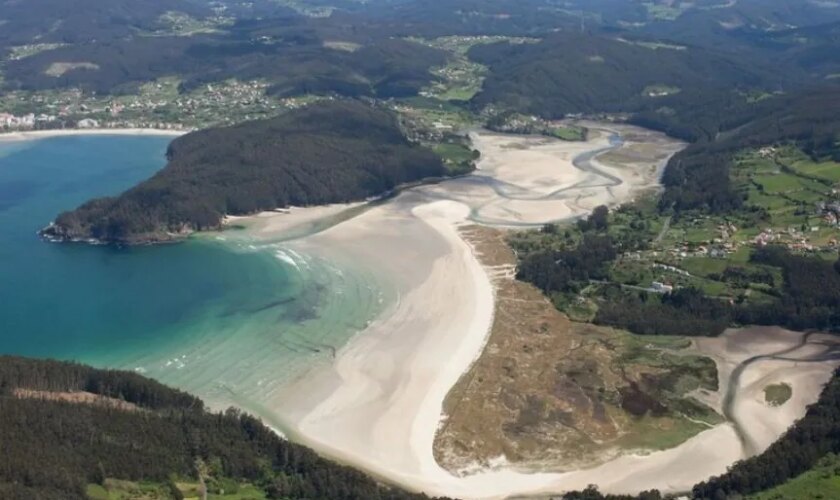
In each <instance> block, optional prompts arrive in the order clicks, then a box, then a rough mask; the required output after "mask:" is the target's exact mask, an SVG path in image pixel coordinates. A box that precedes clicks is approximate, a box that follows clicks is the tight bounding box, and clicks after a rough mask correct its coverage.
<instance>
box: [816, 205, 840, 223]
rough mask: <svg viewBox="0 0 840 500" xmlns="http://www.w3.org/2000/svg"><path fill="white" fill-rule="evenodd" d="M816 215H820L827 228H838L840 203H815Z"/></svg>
mask: <svg viewBox="0 0 840 500" xmlns="http://www.w3.org/2000/svg"><path fill="white" fill-rule="evenodd" d="M817 214H819V215H821V216H822V218H823V220H824V221H825V222H826V224H828V225H829V226H839V227H840V201H831V202H824V201H821V202H819V203H817Z"/></svg>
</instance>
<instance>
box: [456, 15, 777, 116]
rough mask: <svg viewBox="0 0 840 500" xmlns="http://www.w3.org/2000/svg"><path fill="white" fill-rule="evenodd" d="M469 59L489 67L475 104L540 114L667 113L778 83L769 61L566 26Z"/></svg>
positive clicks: (477, 50) (476, 51)
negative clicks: (710, 98) (538, 38)
mask: <svg viewBox="0 0 840 500" xmlns="http://www.w3.org/2000/svg"><path fill="white" fill-rule="evenodd" d="M469 57H470V59H472V60H474V61H476V62H479V63H482V64H485V65H487V66H489V67H490V74H489V76H488V77H487V79H486V81H485V83H484V87H483V89H482V91H481V92H480V93H479V94H478V95H477V96H476V97H475V98H474V103H475V104H476V105H477V106H479V107H485V106H490V105H492V106H495V107H498V108H508V109H515V110H517V111H520V112H524V113H528V114H537V115H541V116H543V117H546V118H557V117H562V116H563V115H566V114H571V113H602V112H613V113H614V112H638V111H642V110H646V109H654V110H663V113H664V114H666V115H668V114H671V113H672V112H673V109H674V108H679V107H681V106H680V105H681V104H682V105H683V106H686V104H691V105H694V104H696V103H697V101H698V100H699V99H700V98H702V97H703V96H714V98H715V99H716V100H719V96H718V94H721V93H732V92H733V91H734V90H737V89H742V90H744V91H746V90H749V89H752V88H762V87H766V86H777V85H778V84H779V80H778V79H777V77H776V75H775V74H774V72H773V71H772V70H771V69H768V68H767V67H762V66H759V65H756V64H753V63H751V62H749V61H744V60H740V59H734V58H733V56H730V55H724V54H721V53H716V52H713V51H709V50H706V49H703V48H700V47H688V46H683V45H675V44H669V43H665V42H651V41H639V40H629V39H623V38H620V37H615V38H613V37H607V36H602V35H589V34H579V33H568V32H567V33H560V34H556V35H554V36H551V37H547V38H545V39H544V40H542V41H541V42H540V43H536V44H519V45H514V44H509V43H504V42H503V43H497V44H490V45H482V46H476V47H473V48H472V49H471V50H470V52H469ZM683 103H686V104H683ZM686 107H688V106H686ZM667 108H671V109H672V111H671V112H667V111H666V109H667Z"/></svg>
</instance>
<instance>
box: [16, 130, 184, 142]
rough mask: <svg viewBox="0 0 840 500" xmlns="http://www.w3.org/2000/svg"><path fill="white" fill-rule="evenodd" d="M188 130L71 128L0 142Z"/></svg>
mask: <svg viewBox="0 0 840 500" xmlns="http://www.w3.org/2000/svg"><path fill="white" fill-rule="evenodd" d="M189 132H190V131H189V130H169V129H154V128H84V129H82V128H78V129H77V128H73V129H58V130H30V131H23V132H7V133H0V141H27V140H36V139H46V138H48V137H65V136H74V135H155V136H172V137H177V136H180V135H184V134H186V133H189Z"/></svg>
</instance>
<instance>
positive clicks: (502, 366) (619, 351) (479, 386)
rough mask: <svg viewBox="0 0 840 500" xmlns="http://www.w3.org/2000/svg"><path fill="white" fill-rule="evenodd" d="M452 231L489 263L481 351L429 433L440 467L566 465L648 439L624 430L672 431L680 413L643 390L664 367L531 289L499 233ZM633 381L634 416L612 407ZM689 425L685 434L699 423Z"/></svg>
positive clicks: (619, 335) (679, 427)
mask: <svg viewBox="0 0 840 500" xmlns="http://www.w3.org/2000/svg"><path fill="white" fill-rule="evenodd" d="M462 233H463V236H464V238H465V239H466V240H467V241H468V242H469V243H470V244H471V245H472V246H473V248H474V250H475V252H476V254H477V256H478V257H479V260H480V261H481V262H482V264H483V265H484V266H486V268H488V270H489V271H490V274H491V277H492V279H493V282H494V286H495V290H496V310H495V319H494V324H493V327H492V330H491V333H490V338H489V340H488V344H487V346H486V348H485V350H484V352H483V353H482V355H481V357H480V358H479V359H478V361H476V363H475V364H474V365H473V367H472V368H471V369H470V370H469V372H468V373H467V374H466V375H465V376H464V377H462V378H461V380H460V381H459V382H458V384H457V385H456V386H455V387H454V388H453V389H452V390H451V391H450V393H449V394H448V396H447V399H446V400H445V402H444V413H445V420H444V422H443V423H442V425H441V428H440V430H439V431H438V435H437V437H436V440H435V457H436V459H437V460H438V462H439V463H440V464H441V465H442V466H444V467H446V468H447V469H449V470H451V471H453V472H458V471H465V470H466V469H468V468H470V467H471V466H474V465H483V466H486V465H490V464H491V463H492V461H493V460H494V459H496V458H497V457H504V459H505V460H506V461H508V462H510V463H513V464H515V465H518V466H521V467H523V468H533V469H545V468H551V469H555V470H571V469H576V468H580V467H586V466H591V465H595V464H598V463H602V462H603V461H605V460H607V459H609V458H611V457H614V456H615V455H616V454H618V453H620V452H621V449H622V446H623V445H624V444H625V443H632V444H633V446H634V447H638V446H639V443H641V444H643V445H644V444H645V443H648V441H650V440H647V441H646V439H645V438H644V436H642V437H641V438H640V439H631V440H627V439H626V437H627V436H628V434H630V433H634V432H643V433H645V434H647V433H648V432H651V431H656V430H659V429H661V430H668V431H669V432H670V431H679V432H678V435H680V436H681V434H679V433H681V432H683V431H684V430H685V429H683V427H684V425H683V424H684V423H685V422H684V421H683V420H682V419H680V418H674V417H673V416H672V415H671V414H670V413H669V412H667V409H666V411H660V412H659V414H656V413H657V408H656V406H657V404H658V403H657V402H656V401H653V400H651V398H648V397H647V393H646V392H645V391H647V390H648V389H650V387H648V386H649V385H650V384H651V382H650V381H651V380H656V379H657V377H659V376H662V375H663V374H664V373H665V372H667V370H664V369H663V368H661V367H659V366H647V365H646V364H645V363H641V362H638V361H635V360H628V359H625V358H627V356H628V349H629V347H628V345H629V344H630V343H632V342H634V341H633V340H632V339H630V336H629V335H628V334H626V333H623V332H616V331H613V330H611V329H607V328H601V327H597V326H594V325H589V324H582V323H573V322H571V321H570V320H569V319H568V318H567V317H566V316H565V315H564V314H562V313H561V312H559V311H558V310H557V309H556V308H555V307H554V306H553V305H552V304H551V302H550V301H549V300H548V299H547V298H546V297H545V296H544V295H543V294H542V293H541V292H540V291H539V290H538V289H536V288H535V287H533V286H531V285H529V284H527V283H523V282H520V281H517V280H516V279H515V277H514V270H515V262H516V258H515V256H514V254H513V252H512V250H511V249H510V247H509V246H508V245H507V243H506V242H505V233H504V232H502V231H499V230H496V229H490V228H485V227H478V226H470V227H467V228H465V229H464V230H463V231H462ZM633 347H634V349H636V350H638V348H639V346H638V345H636V343H634V344H633ZM645 352H646V354H648V355H650V354H652V355H654V356H655V355H656V353H657V352H658V350H655V349H650V350H648V351H645ZM635 353H636V351H634V355H635ZM652 365H656V363H653V364H652ZM636 384H638V387H639V390H640V391H641V393H642V395H643V396H644V397H643V398H642V400H641V403H642V405H644V404H648V407H647V408H649V411H647V410H645V411H646V413H645V414H643V415H642V416H639V415H633V414H631V413H629V411H628V410H625V409H624V408H623V407H622V403H623V402H625V400H627V401H630V400H631V399H633V402H635V403H637V404H638V403H639V401H638V400H637V399H638V398H636V395H635V394H628V393H629V392H630V391H631V389H630V388H631V387H635V386H636ZM645 398H647V399H645ZM625 404H626V402H625ZM634 410H635V409H634ZM692 428H696V430H694V431H693V432H688V433H685V434H686V436H685V437H686V438H687V437H688V436H690V435H691V434H692V433H696V432H699V430H701V429H702V426H698V425H696V424H692Z"/></svg>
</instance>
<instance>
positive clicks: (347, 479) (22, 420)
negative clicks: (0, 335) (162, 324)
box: [0, 356, 426, 500]
mask: <svg viewBox="0 0 840 500" xmlns="http://www.w3.org/2000/svg"><path fill="white" fill-rule="evenodd" d="M19 388H25V389H34V390H47V391H87V392H91V393H94V394H99V395H103V396H108V397H113V398H118V399H123V400H125V401H129V402H132V403H135V404H136V405H137V406H138V407H139V408H140V409H139V410H136V411H131V410H121V409H117V408H115V407H113V406H105V405H98V404H79V403H69V402H63V401H54V400H46V399H36V398H18V397H15V396H14V394H13V391H14V390H15V389H19ZM0 449H2V450H3V452H2V453H0V498H4V499H9V500H18V499H20V500H24V499H26V500H30V499H33V498H37V499H43V500H53V499H55V500H67V499H85V498H87V495H86V492H85V488H86V486H87V485H88V484H91V483H102V482H103V481H104V479H105V478H113V479H122V480H129V481H153V482H161V483H166V482H167V481H169V480H170V478H172V477H180V478H197V471H196V463H197V460H201V461H202V462H204V463H208V464H209V463H212V464H215V467H216V468H218V469H219V470H218V473H220V474H222V475H223V476H224V477H226V478H231V479H235V480H239V481H247V482H251V483H253V484H255V485H257V486H258V487H260V488H261V489H263V491H265V492H267V494H268V496H269V498H276V499H291V498H300V499H303V498H306V499H323V500H333V499H346V500H350V499H359V500H361V499H371V500H409V499H417V500H420V499H423V498H426V497H425V496H424V495H415V494H410V493H405V492H403V491H400V490H397V489H394V488H390V487H386V486H383V485H381V484H378V483H377V482H376V481H374V480H373V479H371V478H370V477H368V476H366V475H365V474H363V473H361V472H359V471H356V470H354V469H351V468H349V467H346V466H342V465H338V464H335V463H333V462H330V461H328V460H325V459H323V458H320V457H319V456H318V455H317V454H316V453H315V452H313V451H312V450H310V449H308V448H306V447H304V446H300V445H297V444H294V443H290V442H288V441H286V440H284V439H282V438H280V437H278V436H277V435H276V434H275V433H274V432H273V431H271V430H270V429H269V428H267V427H266V426H265V425H263V424H262V423H261V422H260V421H259V420H257V419H256V418H254V417H252V416H249V415H246V414H243V413H241V412H239V411H236V410H228V411H226V412H223V413H209V412H207V411H205V410H204V407H203V404H202V403H201V401H200V400H198V399H197V398H195V397H193V396H190V395H188V394H185V393H183V392H181V391H178V390H175V389H170V388H168V387H165V386H163V385H162V384H160V383H158V382H155V381H153V380H150V379H147V378H145V377H142V376H140V375H138V374H135V373H131V372H121V371H112V370H97V369H93V368H90V367H87V366H82V365H78V364H74V363H66V362H59V361H46V360H44V361H42V360H33V359H24V358H17V357H9V356H2V357H0Z"/></svg>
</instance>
